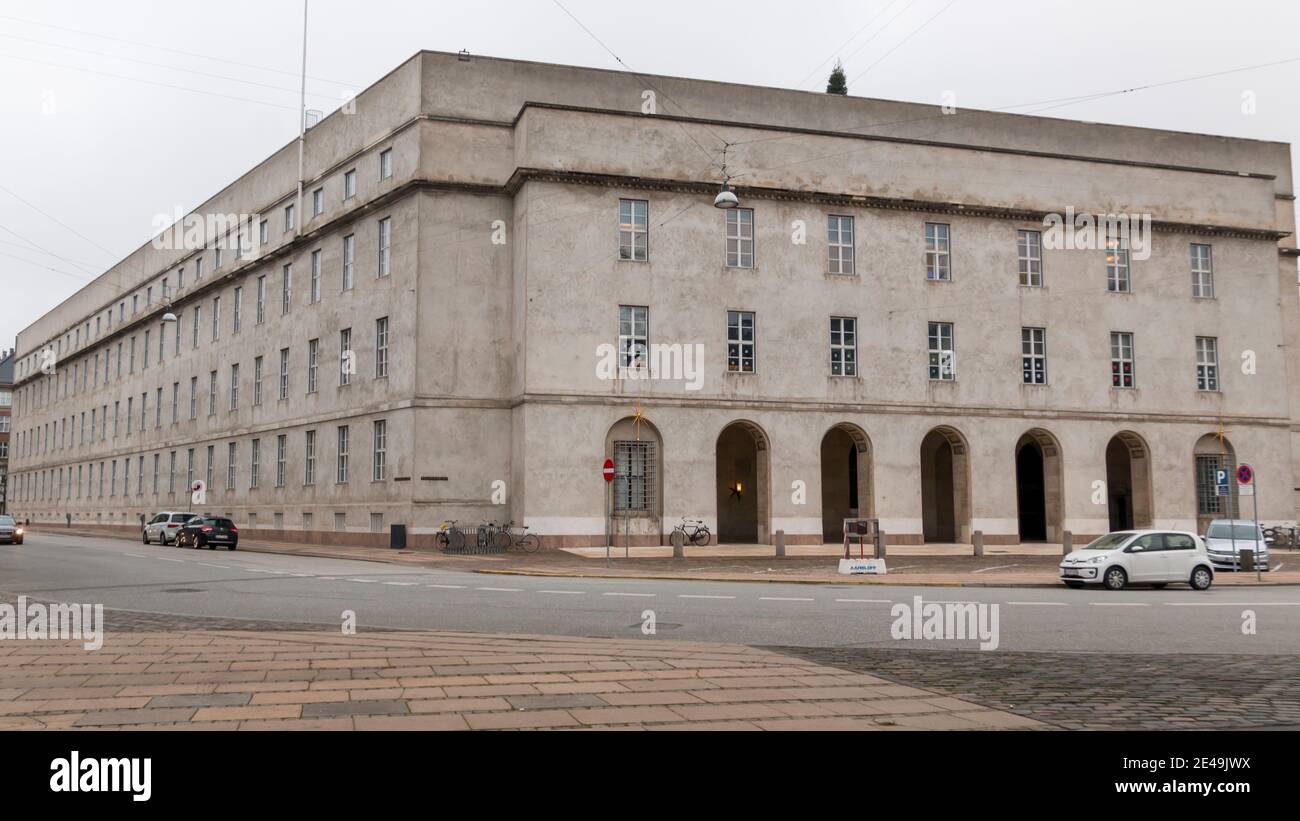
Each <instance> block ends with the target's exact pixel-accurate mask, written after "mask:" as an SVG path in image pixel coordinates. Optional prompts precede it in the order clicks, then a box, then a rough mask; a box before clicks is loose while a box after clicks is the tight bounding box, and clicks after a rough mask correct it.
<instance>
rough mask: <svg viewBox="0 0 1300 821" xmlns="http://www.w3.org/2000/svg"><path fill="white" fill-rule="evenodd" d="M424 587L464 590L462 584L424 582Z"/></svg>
mask: <svg viewBox="0 0 1300 821" xmlns="http://www.w3.org/2000/svg"><path fill="white" fill-rule="evenodd" d="M425 587H436V588H438V589H440V590H464V589H465V585H463V584H426V585H425Z"/></svg>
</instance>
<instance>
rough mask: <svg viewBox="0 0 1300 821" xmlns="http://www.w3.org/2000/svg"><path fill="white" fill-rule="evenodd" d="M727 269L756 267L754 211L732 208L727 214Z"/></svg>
mask: <svg viewBox="0 0 1300 821" xmlns="http://www.w3.org/2000/svg"><path fill="white" fill-rule="evenodd" d="M726 213H727V267H728V268H753V267H754V209H752V208H731V209H729V210H728V211H727V212H726Z"/></svg>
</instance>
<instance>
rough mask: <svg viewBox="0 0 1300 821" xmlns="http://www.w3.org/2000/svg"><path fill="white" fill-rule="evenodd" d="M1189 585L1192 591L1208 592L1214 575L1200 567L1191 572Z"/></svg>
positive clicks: (1203, 566)
mask: <svg viewBox="0 0 1300 821" xmlns="http://www.w3.org/2000/svg"><path fill="white" fill-rule="evenodd" d="M1190 583H1191V585H1192V589H1193V590H1209V589H1210V585H1211V584H1213V583H1214V574H1213V573H1211V572H1210V568H1208V567H1206V566H1205V565H1201V566H1200V567H1198V568H1196V569H1195V570H1193V571H1192V578H1191V579H1190Z"/></svg>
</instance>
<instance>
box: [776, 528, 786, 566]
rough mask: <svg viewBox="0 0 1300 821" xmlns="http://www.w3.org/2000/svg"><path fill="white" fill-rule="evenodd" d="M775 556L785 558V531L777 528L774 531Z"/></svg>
mask: <svg viewBox="0 0 1300 821" xmlns="http://www.w3.org/2000/svg"><path fill="white" fill-rule="evenodd" d="M776 557H777V558H778V559H784V558H785V531H784V530H778V531H777V532H776Z"/></svg>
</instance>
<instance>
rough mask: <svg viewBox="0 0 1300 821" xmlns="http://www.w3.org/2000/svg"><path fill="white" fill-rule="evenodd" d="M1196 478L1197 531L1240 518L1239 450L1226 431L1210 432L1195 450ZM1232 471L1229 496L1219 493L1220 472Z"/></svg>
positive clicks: (1229, 480)
mask: <svg viewBox="0 0 1300 821" xmlns="http://www.w3.org/2000/svg"><path fill="white" fill-rule="evenodd" d="M1193 461H1194V468H1195V473H1194V478H1195V481H1196V532H1197V533H1201V534H1204V533H1205V531H1206V530H1208V529H1209V527H1210V522H1212V521H1213V520H1215V519H1233V518H1237V510H1239V500H1238V498H1237V451H1236V450H1235V449H1234V448H1233V447H1232V442H1231V441H1229V440H1228V437H1226V436H1223V435H1222V434H1214V433H1207V434H1206V435H1204V436H1202V437H1201V438H1200V439H1198V440H1197V442H1196V448H1195V449H1194V450H1193ZM1220 470H1226V471H1228V492H1229V493H1230V494H1231V495H1229V496H1220V495H1218V482H1217V481H1216V478H1217V477H1216V474H1217V473H1218V472H1219V471H1220Z"/></svg>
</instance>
